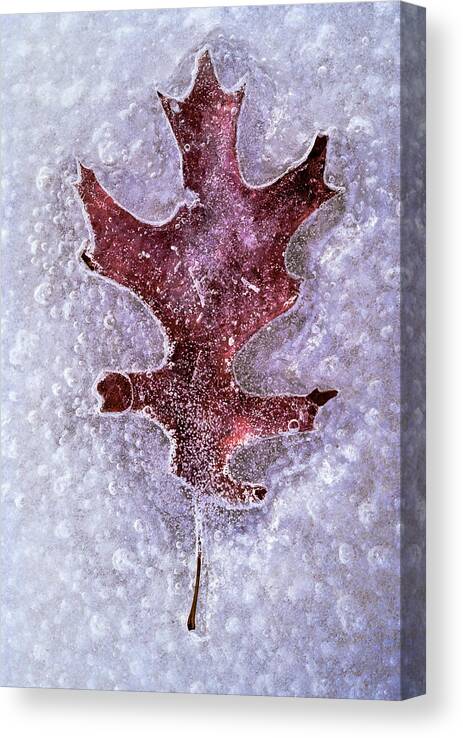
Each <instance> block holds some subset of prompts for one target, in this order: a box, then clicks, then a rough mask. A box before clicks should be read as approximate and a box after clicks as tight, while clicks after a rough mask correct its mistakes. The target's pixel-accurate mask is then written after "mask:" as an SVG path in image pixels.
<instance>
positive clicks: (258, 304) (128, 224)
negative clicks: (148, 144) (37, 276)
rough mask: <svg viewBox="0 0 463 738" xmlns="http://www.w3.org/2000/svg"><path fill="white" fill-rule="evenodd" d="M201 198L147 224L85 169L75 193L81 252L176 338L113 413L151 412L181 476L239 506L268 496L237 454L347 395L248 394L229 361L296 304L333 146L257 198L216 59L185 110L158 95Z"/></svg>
mask: <svg viewBox="0 0 463 738" xmlns="http://www.w3.org/2000/svg"><path fill="white" fill-rule="evenodd" d="M159 97H160V99H161V103H162V106H163V108H164V111H165V113H166V115H167V117H168V119H169V121H170V124H171V127H172V130H173V132H174V135H175V137H176V139H177V142H178V145H179V147H180V150H181V154H182V161H183V178H184V183H185V186H186V187H187V188H189V189H190V190H192V191H194V192H195V193H196V195H197V200H196V201H195V203H194V204H193V205H192V206H191V207H187V206H186V205H183V206H182V207H180V208H179V209H178V210H177V212H176V213H175V215H174V216H173V217H172V218H171V219H170V220H169V221H168V222H167V223H164V224H160V225H152V224H148V223H143V222H142V221H140V220H138V219H137V218H135V217H134V216H133V215H131V214H130V213H128V212H127V211H125V210H124V209H123V208H122V207H121V206H120V205H118V204H117V203H116V202H115V201H114V200H113V199H112V198H111V197H110V195H108V193H107V192H105V190H104V189H103V188H102V187H101V185H100V184H99V183H98V181H97V180H96V178H95V175H94V173H93V172H92V171H91V170H89V169H86V168H85V167H81V180H80V182H79V184H78V185H77V187H78V191H79V193H80V196H81V198H82V201H83V203H84V206H85V209H86V211H87V214H88V218H89V221H90V225H91V228H92V230H93V235H94V245H93V249H92V250H91V251H89V252H85V253H83V254H82V258H83V259H84V261H85V263H86V264H87V265H88V266H89V267H90V268H91V269H93V270H95V271H96V272H98V273H99V274H101V275H103V276H105V277H108V278H110V279H112V280H114V281H115V282H117V283H118V284H120V285H123V286H124V287H127V288H128V289H130V290H132V292H134V293H135V294H136V295H138V296H139V297H140V298H141V299H142V300H143V301H144V302H145V303H146V304H147V305H148V306H149V307H150V308H151V310H152V311H153V313H154V314H155V315H156V316H157V317H158V318H159V320H160V321H161V322H162V324H163V326H164V327H165V329H166V331H167V334H168V338H169V341H170V343H171V352H170V355H169V357H168V360H167V363H166V364H165V366H164V367H163V368H162V369H160V370H159V371H157V372H152V373H151V372H150V373H133V374H127V375H125V374H124V375H123V374H118V373H111V374H107V375H106V376H105V377H104V379H102V380H101V381H100V383H99V384H98V391H99V393H100V394H101V396H102V407H101V410H102V411H103V412H122V411H125V410H131V411H134V412H145V413H148V414H149V416H150V417H151V418H152V419H153V420H154V421H156V422H158V423H160V424H161V425H162V426H163V427H164V428H165V429H166V430H167V431H168V432H169V434H170V437H171V439H172V441H173V447H174V450H173V456H172V470H173V471H174V472H175V473H176V474H177V475H178V476H179V477H181V478H182V479H183V480H185V481H186V482H187V483H189V484H190V485H191V486H192V487H193V488H194V489H195V490H196V491H197V492H198V493H202V494H204V493H206V494H211V495H215V496H218V497H220V498H222V499H223V500H224V501H226V502H227V503H229V504H247V503H250V502H253V501H254V502H255V501H258V500H262V498H263V497H264V495H265V489H264V488H262V487H258V486H255V485H252V484H242V483H239V482H237V481H236V480H234V479H233V478H232V477H231V476H230V473H229V471H228V466H227V462H228V459H229V456H230V454H231V452H232V451H233V450H234V449H235V448H236V446H238V445H239V444H241V443H243V441H245V440H246V439H247V438H250V437H252V436H270V435H274V434H276V433H284V432H287V431H288V430H299V431H310V430H311V429H312V427H313V419H314V417H315V415H316V413H317V411H318V408H319V407H320V406H321V405H323V404H324V403H325V402H327V400H329V399H330V398H331V397H334V396H335V395H336V394H337V392H336V391H335V390H329V391H327V392H320V391H319V390H315V391H314V392H312V393H311V394H310V395H307V396H304V397H298V396H296V397H258V396H251V395H249V394H247V393H246V392H244V391H242V390H241V389H240V387H239V386H238V384H237V382H236V380H235V378H234V375H233V371H232V360H233V357H234V356H235V354H236V352H237V351H238V350H239V349H240V348H241V347H242V346H243V345H244V344H245V343H246V341H247V340H248V339H249V338H250V337H251V336H252V335H253V334H254V333H255V332H256V331H258V330H259V329H260V328H262V327H263V326H265V325H267V323H269V321H271V320H273V319H274V318H276V317H277V316H278V315H281V314H282V313H284V312H285V311H287V310H288V309H289V308H290V307H291V306H292V305H293V304H294V302H295V300H296V298H297V296H298V293H299V283H298V280H297V279H296V278H295V277H293V276H291V275H290V274H288V272H287V270H286V268H285V261H284V255H285V250H286V248H287V245H288V242H289V240H290V238H291V236H292V235H293V233H294V232H295V231H296V229H297V228H298V226H299V225H300V224H301V223H302V222H303V221H304V220H305V219H306V218H307V217H308V216H309V215H310V214H311V213H313V212H314V211H315V210H316V209H317V208H319V207H320V206H321V205H322V204H323V203H324V202H325V201H326V200H328V199H329V198H330V197H332V196H333V195H334V194H335V192H334V191H332V190H330V189H329V188H328V187H327V185H326V184H325V182H324V178H323V173H324V167H325V157H326V147H327V137H326V136H317V138H316V140H315V143H314V144H313V147H312V149H311V150H310V151H309V152H308V154H307V155H306V157H305V158H304V160H303V161H302V162H300V163H299V164H297V165H296V166H294V167H293V168H292V169H290V170H289V171H288V172H286V173H285V174H284V175H283V176H282V177H280V178H279V179H277V180H276V181H275V182H273V183H271V184H269V185H266V186H264V187H251V186H249V185H248V184H246V182H245V181H244V180H243V178H242V176H241V172H240V169H239V165H238V159H237V152H236V130H237V121H238V116H239V111H240V106H241V102H242V100H243V90H238V91H236V92H225V91H224V90H223V89H222V88H221V86H220V84H219V82H218V81H217V78H216V76H215V73H214V69H213V66H212V62H211V59H210V56H209V54H208V53H207V52H206V53H205V54H203V55H202V56H201V57H200V59H199V61H198V70H197V75H196V79H195V82H194V86H193V88H192V90H191V92H190V93H189V95H188V97H186V98H185V99H184V100H179V101H174V100H172V99H170V98H168V97H166V96H164V95H161V94H160V95H159Z"/></svg>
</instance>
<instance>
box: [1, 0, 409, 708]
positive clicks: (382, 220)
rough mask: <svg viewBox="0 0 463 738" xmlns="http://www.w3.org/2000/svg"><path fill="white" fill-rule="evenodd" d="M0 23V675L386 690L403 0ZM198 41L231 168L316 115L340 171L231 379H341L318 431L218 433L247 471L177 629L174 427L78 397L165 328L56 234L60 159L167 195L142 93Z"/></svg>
mask: <svg viewBox="0 0 463 738" xmlns="http://www.w3.org/2000/svg"><path fill="white" fill-rule="evenodd" d="M1 24H2V36H3V44H2V47H3V48H2V67H3V80H2V98H3V99H2V109H3V118H4V126H3V142H2V156H3V163H4V166H3V295H4V297H3V340H4V346H5V349H4V352H3V362H4V368H3V372H4V375H3V376H4V381H3V400H2V405H3V412H2V420H3V454H4V461H3V467H4V475H3V486H2V496H3V513H2V515H3V519H2V526H3V542H2V546H3V553H2V556H3V559H2V561H3V564H2V566H3V570H4V574H5V576H4V594H3V658H2V675H1V681H2V683H3V684H10V685H20V686H42V687H75V688H93V689H130V690H155V691H192V692H203V691H207V692H214V693H216V692H222V693H223V692H226V693H246V694H279V695H306V696H332V697H359V698H362V697H373V698H390V699H394V698H397V697H398V696H399V695H400V668H399V665H400V601H399V594H400V582H399V574H400V551H399V535H400V533H399V523H400V517H399V514H400V479H399V452H400V449H399V425H400V416H399V413H398V408H399V406H400V388H399V379H400V325H399V318H400V315H399V306H398V281H399V276H400V275H399V220H398V217H397V214H398V212H399V210H400V182H399V174H400V169H399V134H400V131H399V124H400V118H399V83H400V79H399V5H398V4H397V3H388V2H384V3H383V2H379V3H375V4H370V3H367V4H363V3H362V4H358V5H356V4H352V5H347V4H340V5H320V6H317V5H310V6H288V7H285V6H274V7H249V8H245V7H239V8H225V9H224V8H208V9H194V10H193V9H190V10H178V11H175V10H159V11H137V12H118V13H109V12H108V13H106V12H101V13H90V14H89V13H75V14H74V13H63V14H50V15H28V16H27V15H23V16H10V17H6V16H3V17H2V20H1ZM205 44H207V45H208V46H209V48H210V49H211V53H212V56H213V59H214V62H215V65H216V69H217V72H218V74H219V77H220V79H221V82H222V84H223V85H224V86H226V87H230V88H231V87H233V86H235V85H236V83H237V82H238V81H239V80H240V79H241V78H243V77H244V76H246V98H245V102H244V105H243V109H242V113H241V118H240V123H239V137H238V148H239V157H240V164H241V168H242V171H243V173H244V176H245V177H246V179H247V180H248V181H249V182H250V183H252V184H264V183H266V182H268V181H270V180H272V179H274V178H275V177H276V176H277V175H279V174H280V173H282V172H283V171H284V170H285V169H286V168H287V167H288V166H289V165H291V164H292V163H293V162H295V161H297V160H299V159H300V158H301V156H302V155H303V154H304V152H305V151H306V150H307V147H308V145H309V144H310V142H311V141H313V139H314V137H315V135H316V133H317V131H320V130H322V131H327V132H328V134H329V137H330V141H329V150H328V159H327V181H328V182H329V183H330V184H331V185H332V186H339V187H343V188H345V192H344V195H343V197H342V198H339V199H337V200H336V202H335V203H331V204H329V205H328V206H327V207H326V209H325V208H322V210H321V211H320V212H319V213H318V215H317V216H316V217H315V218H314V219H313V220H312V221H310V222H308V223H306V224H304V225H303V226H302V227H301V229H300V230H299V232H298V233H297V234H296V236H295V237H294V239H293V243H292V247H291V253H290V254H288V263H289V264H290V266H291V268H292V269H293V270H294V271H297V272H298V273H299V274H301V275H303V276H304V278H305V281H304V284H303V287H302V290H301V297H300V298H299V301H298V303H297V306H296V309H295V310H293V311H292V312H291V313H290V314H288V315H286V316H282V317H281V318H280V319H278V320H276V321H274V323H272V324H271V326H270V327H269V328H268V330H266V331H264V332H263V333H260V334H259V335H258V336H257V337H256V338H254V339H252V340H251V341H250V342H249V345H248V346H247V347H246V349H245V351H243V352H242V355H241V356H240V358H239V360H238V361H237V362H236V370H237V375H238V377H239V381H240V383H241V385H242V387H243V388H245V389H248V390H249V391H252V392H258V393H260V394H262V393H269V394H272V393H273V394H276V393H280V394H281V393H283V392H286V393H295V394H297V393H303V392H305V393H307V392H310V391H311V390H312V389H314V388H315V387H317V386H318V387H320V388H324V387H326V388H327V387H335V388H336V389H338V390H339V395H338V397H337V398H336V399H335V400H333V401H331V402H330V403H329V404H328V405H326V407H324V408H322V409H321V410H320V413H319V415H318V416H317V430H316V431H314V432H313V433H311V434H307V435H297V434H294V435H292V434H288V435H287V436H285V437H284V438H280V439H277V440H271V441H259V442H255V443H252V444H250V445H249V446H248V447H246V448H244V449H243V450H242V451H241V452H240V453H239V454H237V457H236V458H235V459H234V466H235V467H236V469H237V472H236V473H237V475H239V476H240V477H242V478H243V479H249V480H252V481H254V482H259V481H261V482H265V484H266V485H267V487H268V489H269V494H268V497H267V501H266V504H265V505H264V507H263V508H262V509H260V510H252V511H248V512H246V511H240V512H237V511H234V512H231V511H226V510H220V509H218V510H217V509H212V510H210V511H209V512H208V514H207V516H206V519H205V520H204V523H203V525H204V531H203V534H204V537H205V541H204V551H205V557H206V562H205V577H204V581H203V585H202V591H201V594H200V604H199V610H200V613H199V627H198V630H197V632H196V633H194V634H193V633H188V631H187V629H186V627H185V623H186V616H187V613H188V609H189V604H190V599H191V593H192V587H193V579H194V566H195V532H194V530H195V529H194V520H193V510H192V508H191V503H190V501H189V500H188V498H186V497H185V495H184V494H183V492H182V486H181V483H180V481H179V480H177V479H176V478H174V477H173V476H171V475H170V474H169V470H168V461H169V442H168V439H167V438H166V436H165V434H164V433H163V432H162V431H161V430H160V429H159V428H158V427H157V426H155V425H154V424H152V423H150V422H149V420H147V419H144V418H141V417H139V416H138V417H137V416H134V415H127V416H125V415H124V416H120V417H117V418H116V417H114V416H101V415H99V414H98V413H97V398H96V396H95V393H94V382H95V379H96V378H97V377H98V375H99V374H100V373H101V372H102V371H103V370H107V369H114V368H117V369H120V370H121V371H147V370H149V369H150V368H155V367H157V366H158V365H159V364H160V363H161V361H162V358H163V355H164V350H165V341H164V334H163V332H162V331H161V330H160V327H159V325H158V324H157V322H156V321H155V320H153V319H152V317H151V316H150V314H149V312H148V311H147V310H146V309H145V308H144V307H143V305H142V304H141V303H140V302H138V301H137V300H136V299H135V298H134V297H133V296H132V295H130V294H129V293H128V292H127V291H125V290H121V289H119V288H118V287H117V286H116V285H112V284H110V283H109V282H105V281H104V280H100V279H98V277H96V276H95V275H93V274H92V273H90V272H89V271H88V270H86V269H85V267H84V265H83V264H82V263H81V262H80V261H79V259H78V258H77V254H78V253H79V252H81V251H82V250H83V249H84V248H85V244H86V243H87V240H88V238H89V231H88V227H87V225H86V222H85V220H84V217H83V212H82V208H81V205H80V204H79V201H78V198H77V197H76V194H75V191H74V188H73V182H74V181H75V180H76V177H77V167H76V158H78V159H79V160H80V161H82V162H84V163H85V164H86V165H87V166H90V167H92V168H93V169H94V170H95V172H96V174H97V176H98V178H99V180H100V182H101V183H102V184H103V185H104V186H105V187H106V188H107V190H108V191H109V192H110V193H111V194H112V195H113V196H114V198H115V199H116V200H117V201H118V202H120V203H121V204H123V205H124V207H125V208H126V209H127V210H129V211H131V212H133V213H136V214H137V216H138V217H140V218H142V219H147V220H163V219H165V218H167V217H169V215H170V214H171V212H172V210H173V209H174V208H175V206H176V205H177V203H178V202H179V201H180V200H181V199H182V198H183V197H184V193H183V191H182V180H181V172H180V157H179V152H178V150H177V148H176V144H175V141H174V138H173V136H172V132H171V130H170V128H169V125H168V123H167V120H166V118H165V115H164V113H163V112H162V109H161V106H160V104H159V102H158V100H157V98H156V96H155V94H154V93H155V89H158V88H159V89H162V90H163V91H166V92H168V93H169V94H171V95H173V96H175V95H179V96H180V95H181V94H182V93H184V92H185V91H186V89H187V88H188V86H189V84H190V82H191V74H192V70H193V66H194V59H195V55H196V54H197V52H198V50H199V49H201V48H203V47H204V45H205ZM250 288H251V289H252V285H250ZM415 422H416V423H417V424H419V422H420V419H419V417H418V416H417V417H416V418H415ZM421 555H422V551H421V550H420V547H419V546H415V547H414V548H412V549H411V550H410V552H409V558H410V563H411V565H413V562H418V561H419V560H420V557H421Z"/></svg>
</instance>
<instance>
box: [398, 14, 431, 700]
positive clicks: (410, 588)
mask: <svg viewBox="0 0 463 738" xmlns="http://www.w3.org/2000/svg"><path fill="white" fill-rule="evenodd" d="M400 205H401V212H400V352H401V353H400V407H401V424H400V425H401V427H400V456H401V468H400V479H401V508H400V513H401V514H400V518H401V520H400V522H401V536H400V699H402V700H405V699H410V698H412V697H418V696H420V695H423V694H425V693H426V522H425V511H426V508H425V505H426V9H425V8H423V7H421V6H417V5H411V4H409V3H400Z"/></svg>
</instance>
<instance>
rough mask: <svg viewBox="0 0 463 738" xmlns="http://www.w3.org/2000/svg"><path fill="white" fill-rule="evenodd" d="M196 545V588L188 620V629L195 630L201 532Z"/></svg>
mask: <svg viewBox="0 0 463 738" xmlns="http://www.w3.org/2000/svg"><path fill="white" fill-rule="evenodd" d="M196 545H197V548H196V579H195V589H194V592H193V601H192V603H191V610H190V614H189V615H188V621H187V627H188V630H194V629H195V628H196V607H197V605H198V595H199V583H200V580H201V561H202V553H201V538H200V536H199V533H197V542H196Z"/></svg>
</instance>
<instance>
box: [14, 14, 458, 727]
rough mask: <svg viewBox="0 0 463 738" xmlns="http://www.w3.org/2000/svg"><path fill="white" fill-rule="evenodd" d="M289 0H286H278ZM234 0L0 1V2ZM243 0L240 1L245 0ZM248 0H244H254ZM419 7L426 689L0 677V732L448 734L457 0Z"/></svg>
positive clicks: (454, 486) (454, 461) (453, 638)
mask: <svg viewBox="0 0 463 738" xmlns="http://www.w3.org/2000/svg"><path fill="white" fill-rule="evenodd" d="M286 1H287V3H289V2H290V1H291V0H286ZM211 4H233V5H238V4H246V3H241V2H239V0H234V2H229V3H226V2H221V3H214V2H210V3H207V2H205V3H201V2H194V1H192V2H188V1H187V0H183V2H178V3H176V2H169V1H168V0H167V1H166V0H164V2H160V3H157V2H151V3H149V2H143V1H142V0H133V1H132V2H130V0H125V2H118V0H99V2H97V3H95V2H90V1H88V2H84V1H82V0H80V1H79V0H75V1H74V2H70V3H69V4H66V5H65V4H64V3H58V2H36V3H34V2H24V1H22V0H16V2H9V1H6V2H4V3H3V5H2V12H31V11H59V10H87V9H88V10H99V9H122V8H124V9H128V8H144V7H146V8H149V7H152V8H153V7H168V6H176V5H183V6H187V5H188V6H197V5H211ZM248 4H250V3H248ZM254 4H256V3H254ZM424 4H425V5H426V7H427V9H428V162H429V165H428V390H429V398H428V438H429V441H428V480H429V484H428V530H429V536H428V643H429V646H428V695H427V696H426V697H422V698H419V699H415V700H411V701H408V702H404V703H380V702H353V701H340V700H339V701H333V700H325V701H323V700H303V699H282V698H268V697H265V698H255V697H225V696H224V697H214V696H202V695H159V694H140V693H138V694H136V693H132V694H129V693H117V692H116V693H104V692H75V691H66V690H62V691H58V690H20V689H2V690H1V691H0V714H1V725H2V729H3V735H5V736H8V738H22V736H28V737H29V736H32V735H34V736H35V735H38V736H42V735H43V736H47V738H54V737H55V736H66V738H77V737H79V738H81V737H84V738H93V737H94V736H98V738H105V736H111V738H119V736H124V737H125V736H127V735H130V734H134V733H137V735H138V736H142V735H149V736H155V735H162V734H164V735H165V734H168V735H169V737H170V736H176V735H182V736H185V738H186V737H187V736H188V738H192V737H193V736H195V737H196V736H200V737H201V738H203V737H204V738H208V737H209V736H220V738H222V736H223V737H224V738H227V736H232V735H233V736H234V735H235V734H236V733H239V734H240V736H246V735H251V734H253V735H258V736H260V735H263V734H265V735H266V738H272V737H273V736H280V735H283V736H286V735H288V736H293V735H294V736H298V735H304V736H309V735H310V734H312V735H314V736H319V735H321V736H322V737H323V738H331V736H336V738H349V737H350V736H356V738H357V737H361V736H367V735H368V736H369V735H372V734H373V735H374V736H375V738H382V736H388V738H389V736H390V735H391V734H394V735H395V736H399V737H400V736H407V738H414V736H420V738H421V737H423V738H426V737H427V736H432V737H433V738H434V736H437V735H439V734H441V735H442V736H455V735H458V734H460V733H461V731H462V729H463V709H462V702H463V685H462V680H461V678H460V672H461V667H462V663H463V648H462V642H463V638H462V630H463V611H462V610H463V608H462V599H463V598H462V586H461V582H462V580H463V572H462V569H461V564H462V561H463V557H462V549H463V545H462V543H461V542H463V533H462V532H461V528H462V526H463V504H462V499H463V479H462V471H461V467H462V464H461V459H462V457H463V444H462V440H461V438H462V434H461V428H460V426H461V422H462V419H463V407H462V392H461V389H460V385H461V383H462V382H463V362H462V333H463V329H462V317H463V305H462V302H463V298H462V296H463V259H462V253H463V235H462V232H463V229H462V221H463V188H462V186H461V181H462V179H463V173H462V169H463V161H462V158H463V157H462V153H461V146H460V138H461V131H462V129H463V121H462V108H463V106H462V100H461V97H462V95H461V87H462V84H461V77H462V71H463V58H462V57H463V54H462V46H463V41H462V38H461V36H462V31H463V22H462V21H463V3H462V2H461V0H427V1H425V3H424Z"/></svg>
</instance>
